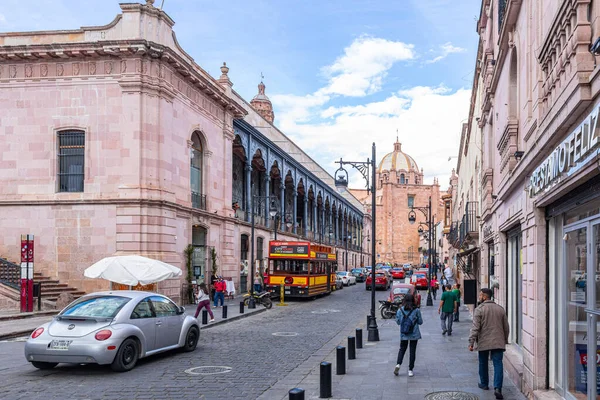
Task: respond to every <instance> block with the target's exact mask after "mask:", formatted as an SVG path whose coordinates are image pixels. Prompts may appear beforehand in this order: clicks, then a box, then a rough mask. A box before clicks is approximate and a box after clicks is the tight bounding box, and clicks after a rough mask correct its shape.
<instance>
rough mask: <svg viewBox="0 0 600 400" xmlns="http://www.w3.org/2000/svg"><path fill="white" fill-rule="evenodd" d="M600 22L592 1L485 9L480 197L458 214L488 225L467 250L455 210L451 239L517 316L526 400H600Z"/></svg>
mask: <svg viewBox="0 0 600 400" xmlns="http://www.w3.org/2000/svg"><path fill="white" fill-rule="evenodd" d="M599 17H600V3H598V2H594V1H589V0H583V1H574V0H565V1H546V0H538V1H521V0H484V1H482V4H481V13H480V17H479V20H478V22H477V31H478V33H479V36H480V40H479V51H478V56H477V60H476V61H475V68H476V72H475V77H474V80H473V95H472V101H471V110H470V115H469V120H468V123H467V124H468V126H467V128H466V129H467V131H466V132H464V135H463V137H465V138H469V137H470V139H467V141H465V143H464V145H463V144H461V154H459V163H462V165H461V167H460V170H459V171H458V174H459V180H461V181H462V182H469V181H470V178H474V180H475V185H474V187H475V188H476V189H477V190H474V191H472V192H469V190H468V189H465V190H462V191H461V190H457V191H456V192H454V193H453V194H454V197H453V199H452V201H453V203H457V202H460V201H461V199H460V197H459V196H461V193H462V195H463V196H466V193H469V195H470V196H471V197H470V198H469V200H470V201H474V202H476V204H477V206H478V210H477V212H476V220H477V221H478V223H477V227H476V228H469V229H467V233H468V234H467V235H465V236H464V237H462V236H460V235H459V236H458V238H459V239H458V240H456V231H453V229H456V226H457V224H460V222H461V221H462V218H463V216H464V215H465V213H466V212H467V211H466V210H465V209H463V208H461V207H456V208H455V212H454V214H453V218H452V221H451V223H450V227H449V236H451V238H452V240H451V243H453V245H454V246H455V253H460V252H464V251H465V249H467V248H468V249H472V251H473V252H472V253H471V254H477V255H478V260H477V262H478V263H479V265H480V267H479V268H480V269H479V270H478V271H476V273H475V275H476V277H477V279H478V287H486V286H492V287H494V291H495V298H496V301H497V302H498V303H499V304H501V305H502V306H504V307H505V309H506V311H507V314H508V317H509V322H510V326H511V334H510V340H509V341H510V345H509V346H508V349H507V351H506V353H505V371H506V372H507V373H508V374H509V375H510V376H511V378H513V380H515V382H516V383H517V386H518V387H520V388H521V390H522V391H523V392H524V393H525V394H527V395H528V396H529V398H565V399H590V398H597V397H598V394H599V393H600V390H599V385H600V375H598V374H596V373H595V371H597V368H598V360H597V359H596V357H594V356H593V355H594V354H596V353H597V351H598V344H599V342H597V337H598V336H597V335H598V333H600V325H599V324H598V322H599V321H598V318H600V285H599V284H598V282H599V281H600V256H599V255H600V225H599V223H600V207H599V204H600V200H599V197H598V193H599V191H598V190H599V188H600V177H599V175H600V169H599V167H598V165H600V164H599V162H600V160H599V158H598V148H599V145H600V143H599V139H600V127H599V126H598V113H599V105H600V79H599V76H600V66H599V65H598V55H599V54H600V49H599V48H597V47H600V46H598V43H600V39H599V38H600V19H599ZM594 44H596V47H594ZM475 143H481V146H479V147H478V146H474V145H473V144H475ZM465 145H466V147H465ZM465 164H468V165H467V166H466V167H465ZM453 232H454V236H453ZM463 255H464V253H463ZM496 282H497V285H496V284H495V283H496ZM588 355H590V356H588Z"/></svg>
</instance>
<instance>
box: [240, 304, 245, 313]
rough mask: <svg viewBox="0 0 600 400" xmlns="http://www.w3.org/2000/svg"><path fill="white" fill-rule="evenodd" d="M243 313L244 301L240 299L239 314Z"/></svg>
mask: <svg viewBox="0 0 600 400" xmlns="http://www.w3.org/2000/svg"><path fill="white" fill-rule="evenodd" d="M243 313H244V302H243V301H240V314H243Z"/></svg>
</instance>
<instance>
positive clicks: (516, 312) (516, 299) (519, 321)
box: [506, 229, 523, 345]
mask: <svg viewBox="0 0 600 400" xmlns="http://www.w3.org/2000/svg"><path fill="white" fill-rule="evenodd" d="M521 235H522V234H521V231H520V229H518V230H515V231H512V232H510V233H509V234H508V243H507V247H508V249H507V250H508V251H507V263H506V266H507V274H506V275H507V277H508V287H507V289H508V295H507V300H508V319H509V323H510V335H511V341H512V342H513V343H516V344H518V345H521V344H522V335H523V333H522V328H523V299H522V296H523V257H522V255H523V249H522V242H521V240H522V239H521Z"/></svg>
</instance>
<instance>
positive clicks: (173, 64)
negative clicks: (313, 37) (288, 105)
mask: <svg viewBox="0 0 600 400" xmlns="http://www.w3.org/2000/svg"><path fill="white" fill-rule="evenodd" d="M121 9H122V14H120V15H118V16H117V17H116V18H115V20H114V21H113V22H111V23H110V24H108V25H106V26H98V27H87V28H81V29H77V30H71V31H66V30H65V31H56V32H23V33H0V90H1V93H2V95H1V96H0V147H1V148H2V151H1V152H0V226H2V227H3V232H2V234H1V235H0V257H2V258H6V259H9V260H11V261H13V262H18V261H19V259H18V257H19V255H20V250H19V248H20V242H19V239H20V235H21V234H27V233H29V234H34V235H35V252H36V253H35V254H36V260H35V261H36V264H35V265H36V271H40V272H42V273H43V274H44V275H46V276H49V277H52V278H55V279H60V280H61V282H65V283H68V284H70V285H72V286H75V287H77V288H79V289H82V290H84V291H86V292H90V291H94V290H98V289H106V288H108V287H109V284H108V282H105V281H101V280H89V279H85V278H84V277H83V271H84V269H85V268H87V267H88V266H89V265H91V264H92V263H94V262H95V261H98V260H100V259H101V258H103V257H107V256H112V255H121V254H140V255H144V256H148V257H152V258H157V259H160V260H162V261H165V262H168V263H171V264H173V265H176V266H178V267H180V268H182V269H184V270H185V268H186V267H185V266H186V264H187V259H186V256H185V255H184V249H185V248H186V246H188V245H190V244H191V245H193V246H194V252H193V254H192V265H193V266H196V267H198V269H197V270H195V271H197V272H198V275H197V279H198V280H202V279H208V277H209V276H210V274H211V270H210V268H211V262H212V260H211V254H212V253H213V250H214V254H216V256H217V259H216V264H217V268H218V270H217V273H218V274H221V275H223V276H225V277H226V278H228V279H232V280H233V281H234V283H235V285H236V287H237V289H238V290H240V289H241V290H245V287H246V285H247V280H246V274H247V271H248V269H247V268H245V267H247V266H248V263H249V262H250V261H249V252H248V250H249V247H250V246H249V243H248V241H249V240H250V239H251V237H250V223H249V221H250V219H249V215H250V214H249V201H248V202H246V200H248V199H249V198H250V196H249V193H250V187H251V184H253V183H254V182H255V176H254V175H255V174H257V176H258V175H259V174H261V173H262V174H263V175H262V176H261V177H262V178H264V179H263V182H266V181H269V182H270V181H271V180H272V179H273V180H276V174H275V173H273V169H272V167H273V165H276V166H279V172H280V173H282V174H283V175H282V176H283V177H287V175H286V173H289V175H290V176H293V179H292V180H291V181H289V182H287V181H285V182H286V183H289V184H290V187H291V188H292V189H293V190H292V189H290V190H291V191H290V193H292V194H293V196H294V198H296V194H297V192H298V188H299V187H300V190H299V191H300V193H301V194H303V195H304V194H305V198H306V203H307V204H308V205H310V206H311V207H312V209H311V210H310V213H309V212H308V210H307V212H306V213H296V211H297V210H296V209H295V208H294V212H293V213H292V209H291V208H290V207H291V206H292V203H291V201H290V202H288V201H287V200H288V198H287V197H284V196H286V194H287V192H285V191H284V190H282V191H276V190H275V189H272V190H271V192H270V194H272V195H274V196H276V197H277V199H278V202H279V201H280V202H281V206H282V207H281V215H282V216H284V215H285V216H287V215H288V214H289V215H292V216H294V217H296V218H295V220H293V221H287V220H285V219H283V218H280V219H279V220H278V225H279V224H280V225H279V226H278V228H279V229H281V230H282V231H283V232H280V233H279V235H280V236H279V237H278V238H279V239H289V240H295V239H296V240H305V239H310V240H321V241H325V240H326V241H327V242H328V243H331V244H333V245H335V246H337V247H338V248H340V249H341V248H344V249H345V246H344V245H343V244H342V243H341V241H340V240H339V236H338V234H337V232H338V230H339V231H341V229H342V227H343V229H347V230H348V231H352V232H353V233H354V238H353V241H352V243H351V245H350V246H349V248H348V252H350V253H351V259H354V260H358V259H360V257H365V256H369V255H368V253H367V252H368V248H367V246H366V242H364V241H365V240H366V236H365V235H364V232H363V226H370V222H369V221H370V219H369V216H368V215H367V214H364V213H363V211H362V206H361V204H360V203H359V202H358V201H357V200H356V199H355V198H353V197H352V196H348V197H343V196H339V195H337V194H336V191H335V186H334V184H333V178H332V177H331V176H330V175H329V174H328V173H327V172H326V171H325V170H324V169H323V168H322V167H320V166H319V165H318V164H316V163H315V162H314V161H313V160H312V159H311V158H310V157H309V156H308V155H306V154H305V153H304V152H303V151H302V150H301V149H299V148H298V147H297V146H296V145H295V144H294V143H293V142H291V141H290V140H289V139H287V137H285V135H284V134H283V133H282V132H280V131H279V130H278V129H277V128H276V127H275V126H274V125H273V124H272V122H273V113H272V109H271V110H270V111H271V114H268V113H266V114H265V112H264V111H265V110H264V109H263V108H264V106H265V104H264V102H263V103H261V110H260V111H261V113H260V114H259V113H258V112H256V111H255V110H254V109H253V108H252V107H251V105H250V104H249V103H247V102H246V101H245V100H244V99H242V98H241V97H240V96H239V95H238V94H237V93H236V92H235V91H233V90H232V86H233V84H232V82H231V81H230V80H229V78H228V75H227V72H228V67H227V66H226V65H223V67H222V68H221V71H222V75H221V77H220V78H219V79H215V78H213V77H211V76H210V75H209V74H207V73H206V72H205V71H204V70H203V69H202V68H201V67H200V66H199V65H197V64H196V63H195V62H194V60H193V59H192V58H191V57H190V56H189V55H188V54H187V53H186V52H185V51H184V50H183V49H182V48H181V47H180V46H179V44H178V43H177V39H176V37H175V34H174V32H173V29H172V28H173V25H174V21H173V20H172V19H171V18H170V17H169V16H168V15H167V14H166V13H164V12H163V11H161V10H159V9H157V8H155V7H153V6H152V2H148V4H145V5H142V4H121ZM262 93H263V95H264V85H263V87H262ZM265 97H266V96H265ZM261 99H262V98H261ZM267 100H268V99H267ZM267 111H268V110H267ZM265 117H266V118H267V119H265ZM269 118H270V119H269ZM236 124H237V125H236ZM240 124H241V125H240ZM242 137H243V138H247V139H248V141H247V142H241V139H242ZM274 140H277V141H278V147H277V146H275V145H274ZM253 143H254V144H255V145H256V144H258V145H256V146H255V145H252V144H253ZM261 146H262V147H261ZM250 149H252V150H259V152H258V153H255V154H254V155H253V154H250V153H249V152H250ZM260 149H263V150H264V153H261V152H260ZM240 151H241V152H245V154H246V155H248V156H249V159H250V160H252V161H253V163H248V164H249V165H248V168H249V170H248V171H247V172H248V174H249V175H250V174H252V178H251V179H250V180H247V181H245V183H244V186H243V187H242V188H241V191H242V193H245V194H244V196H245V197H244V199H243V204H236V201H234V200H237V198H235V196H234V193H238V194H239V190H237V189H239V188H238V187H237V186H236V183H235V180H236V179H238V178H239V179H241V178H242V175H243V176H245V173H239V171H237V172H236V165H237V164H236V160H237V159H239V157H240ZM289 153H292V154H294V156H293V157H292V156H290V155H289ZM263 154H264V156H263ZM271 156H272V157H271ZM236 157H237V158H236ZM242 161H243V162H245V161H246V160H242ZM277 161H279V163H277ZM284 165H287V166H288V168H287V169H285V170H284ZM243 168H244V167H243V166H242V172H243ZM308 170H310V171H313V172H311V173H310V174H309V173H308V172H307V171H308ZM264 171H268V172H267V173H265V172H264ZM277 176H278V177H279V182H280V183H281V182H282V179H281V175H277ZM300 182H302V185H300ZM259 186H260V185H259V184H257V185H256V187H259ZM252 187H255V185H252ZM262 187H264V186H262ZM267 187H268V184H267ZM272 187H273V188H274V187H275V184H273V185H272ZM280 187H284V188H285V187H287V186H285V185H281V184H280V186H277V188H280ZM236 188H237V189H236ZM246 188H247V189H248V190H247V191H246ZM252 193H255V192H252ZM259 194H260V193H259ZM302 199H303V201H304V197H303V198H302ZM284 200H285V201H284ZM304 210H306V209H304ZM304 210H303V211H304ZM327 210H329V214H327V215H328V216H330V218H329V219H328V220H327V219H326V211H327ZM334 211H335V213H334ZM333 214H335V216H336V217H338V218H337V220H336V221H335V224H336V225H335V226H336V227H339V229H337V230H336V232H335V233H334V234H332V235H327V236H326V239H324V238H323V235H322V234H323V232H325V231H326V229H327V228H328V227H330V226H333V222H332V221H333V219H332V217H331V216H332V215H333ZM262 215H263V216H264V213H263V214H262ZM309 216H310V217H311V218H312V219H311V220H310V221H308V217H309ZM287 222H289V225H288V224H287ZM273 228H274V226H273V221H271V220H269V219H268V218H263V219H262V222H261V220H260V219H259V221H258V222H257V226H256V235H255V237H254V238H252V239H254V240H255V244H256V250H255V251H256V254H255V259H256V260H257V266H264V264H265V258H266V256H267V253H266V251H267V246H268V241H269V240H270V239H272V238H273V235H274V232H273ZM319 232H320V233H321V236H319V235H318V234H319ZM327 232H329V230H327ZM363 242H364V243H363ZM340 251H341V250H340ZM369 257H370V256H369ZM185 272H186V271H184V274H183V277H182V278H181V279H173V280H168V281H164V282H161V283H160V284H159V291H161V292H162V293H165V294H167V295H169V296H171V297H172V298H173V299H174V300H176V301H178V302H182V301H184V299H183V294H182V293H184V292H185V290H184V286H185V276H186V273H185ZM194 273H196V272H194Z"/></svg>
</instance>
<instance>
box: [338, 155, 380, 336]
mask: <svg viewBox="0 0 600 400" xmlns="http://www.w3.org/2000/svg"><path fill="white" fill-rule="evenodd" d="M371 150H372V158H371V160H369V159H367V161H366V162H364V161H343V160H342V159H341V158H340V161H336V164H340V168H339V169H338V170H337V171H335V175H334V176H335V185H336V186H340V187H348V171H346V170H345V169H344V165H345V164H349V165H351V166H352V167H354V168H356V169H357V170H358V172H360V173H361V175H362V176H363V178H365V180H366V181H367V185H366V186H367V192H371V213H372V214H371V232H372V233H371V234H372V235H375V234H376V232H377V230H376V229H375V228H376V223H375V221H376V206H377V204H376V202H375V179H376V178H375V173H376V170H375V160H376V156H375V143H373V145H372V147H371ZM369 168H370V169H371V171H370V172H371V176H370V177H369ZM338 173H339V174H338ZM375 264H376V262H375V236H373V241H372V242H371V313H370V315H369V316H367V325H368V327H367V329H368V332H369V338H368V341H369V342H378V341H379V329H378V328H377V319H376V317H375Z"/></svg>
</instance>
